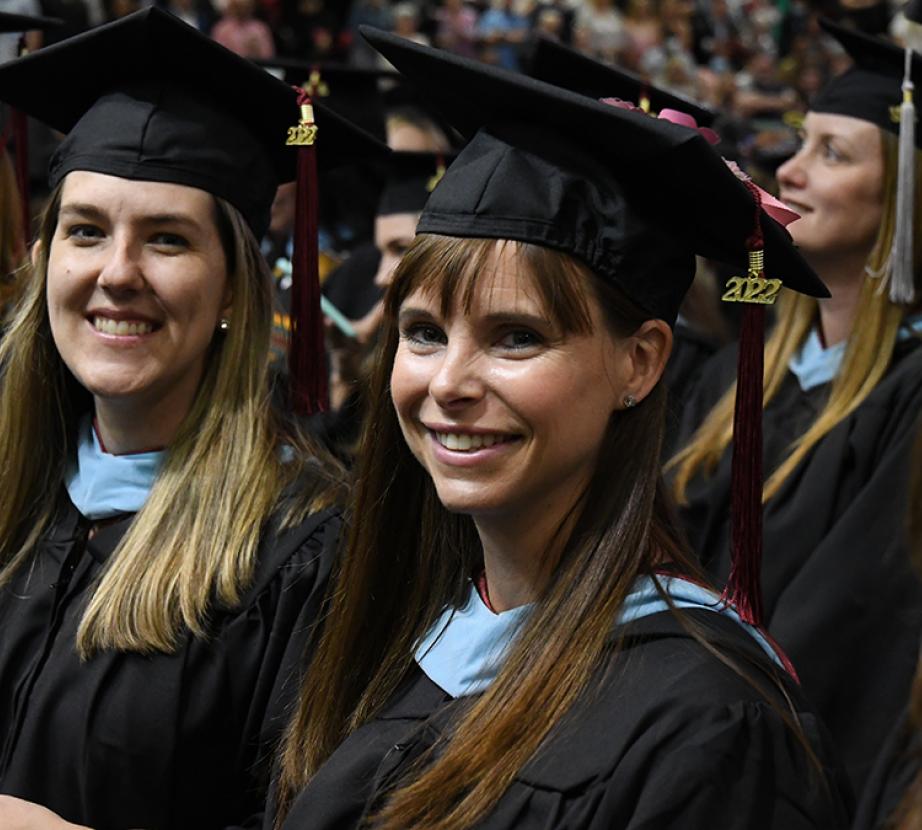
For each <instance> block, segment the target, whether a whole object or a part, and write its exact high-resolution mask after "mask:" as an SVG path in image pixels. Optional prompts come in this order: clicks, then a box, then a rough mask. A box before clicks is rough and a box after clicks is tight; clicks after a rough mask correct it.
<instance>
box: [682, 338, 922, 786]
mask: <svg viewBox="0 0 922 830" xmlns="http://www.w3.org/2000/svg"><path fill="white" fill-rule="evenodd" d="M735 361H736V355H735V349H731V350H726V351H724V352H721V353H720V354H718V355H717V356H716V357H715V358H714V360H713V361H711V362H710V363H709V364H708V366H707V367H706V368H705V370H704V373H703V375H702V381H701V384H700V385H699V387H698V389H697V393H696V395H695V396H694V397H693V398H692V399H691V400H690V401H689V404H688V406H687V408H686V421H685V425H684V428H683V434H684V436H685V439H686V440H687V439H688V438H689V437H690V436H691V433H692V431H693V430H694V429H695V428H696V427H697V426H698V424H700V423H701V421H702V420H703V418H704V416H705V415H706V413H707V412H708V411H709V409H710V407H711V406H712V405H713V404H714V403H715V402H716V401H717V399H718V398H719V397H720V395H721V394H722V393H723V391H725V390H726V389H727V388H728V387H729V384H730V382H731V379H732V378H733V377H734V375H735ZM828 392H829V387H828V385H827V386H822V387H819V388H814V389H812V390H810V391H808V392H803V391H802V390H801V388H800V385H799V383H798V381H797V379H796V378H795V377H794V375H793V374H791V373H788V376H787V378H786V379H785V381H784V383H783V386H782V388H781V390H780V391H779V393H778V395H777V396H776V397H775V398H774V399H773V400H772V401H771V402H770V403H769V405H768V407H767V408H766V410H765V417H764V442H765V469H766V473H767V472H768V471H770V470H772V469H774V468H775V467H776V466H777V465H778V463H780V460H781V459H783V458H784V457H785V456H786V454H787V452H788V448H789V446H790V444H791V442H792V441H793V440H794V439H795V438H796V437H798V436H800V435H802V434H803V433H804V432H805V431H806V428H807V426H808V425H809V424H810V423H812V422H813V421H814V420H815V419H816V416H817V414H818V413H819V411H820V409H821V408H822V406H823V404H824V401H825V399H826V396H827V395H828ZM920 413H922V347H920V344H919V342H918V341H916V340H913V341H909V342H905V343H901V344H899V345H898V346H897V350H896V354H895V357H894V363H893V366H892V367H891V369H890V371H889V372H888V374H887V375H886V376H885V378H884V379H883V380H882V381H881V382H880V383H879V384H878V386H877V388H876V389H874V391H873V392H872V393H871V394H870V395H869V396H868V398H866V399H865V401H864V403H862V404H861V406H860V407H858V409H856V410H855V411H854V412H853V413H852V414H851V415H849V416H848V417H847V418H845V419H844V420H843V421H842V422H841V423H839V424H838V425H837V426H836V427H835V429H833V430H832V431H831V432H830V433H829V434H828V435H827V436H826V437H825V438H824V439H823V440H822V441H821V442H820V443H819V445H818V446H816V447H815V448H814V449H813V451H812V452H811V453H810V455H809V456H808V457H807V458H806V459H805V460H804V461H803V462H802V463H801V465H800V467H799V468H798V469H797V470H796V471H795V472H794V473H793V474H792V475H791V476H790V477H789V478H788V480H787V481H786V482H785V484H784V486H783V487H782V488H781V490H780V491H779V492H778V494H777V495H775V496H774V497H773V498H772V499H771V501H769V502H768V504H767V505H766V506H765V511H764V522H765V530H764V540H765V541H764V561H763V566H762V586H763V593H764V596H765V621H766V625H767V627H768V630H769V631H770V633H771V634H772V635H773V636H774V638H775V639H776V640H777V641H778V642H779V644H780V645H781V646H782V648H784V650H785V651H786V652H787V654H788V656H789V657H790V658H791V660H792V662H793V663H794V666H795V667H796V669H797V671H798V673H799V675H800V679H801V682H802V683H803V689H804V692H805V693H806V695H807V696H808V697H809V699H810V701H811V702H812V704H813V705H814V707H815V708H816V711H817V714H818V715H819V716H820V717H821V718H822V719H823V721H824V722H825V724H826V726H827V727H828V728H829V730H830V733H831V735H832V737H833V740H834V742H835V745H836V746H837V748H838V751H839V753H840V755H841V756H842V759H843V762H844V763H845V766H846V770H847V772H848V774H849V776H850V778H851V780H852V783H853V786H854V788H855V791H856V792H860V790H861V787H862V785H863V783H864V781H865V779H866V776H867V774H868V772H869V769H870V766H871V764H872V763H873V760H874V757H875V756H876V754H877V752H878V751H879V749H880V746H881V744H882V743H883V741H884V740H885V738H886V736H887V735H888V734H889V732H890V730H891V728H892V726H893V724H894V722H895V721H896V719H897V718H898V717H899V714H900V712H901V711H902V709H903V707H904V706H905V703H906V700H907V699H908V697H909V689H910V685H911V681H912V676H913V672H914V670H915V663H916V657H917V653H918V643H919V632H920V622H922V589H920V584H919V581H918V580H917V579H916V577H915V575H914V574H913V572H912V570H911V568H910V565H909V559H908V556H907V552H906V545H905V540H904V531H903V528H904V527H905V520H906V511H907V499H906V492H907V489H908V476H909V472H910V465H909V460H910V458H911V457H912V446H913V443H914V441H915V437H916V433H917V427H918V424H919V416H920ZM682 443H684V442H682ZM681 445H682V444H680V446H681ZM730 460H731V453H730V452H729V450H728V451H727V452H725V453H724V456H723V458H722V459H721V461H720V463H719V465H718V467H717V469H716V471H715V473H714V474H713V475H712V476H711V477H709V478H703V477H699V478H697V479H696V480H694V481H692V482H691V483H690V485H689V488H688V506H687V507H686V508H684V509H682V510H681V511H680V512H681V516H682V519H683V520H684V524H685V527H686V529H687V531H688V534H689V537H690V540H691V543H692V545H693V547H694V548H695V550H696V551H697V552H698V554H699V556H700V557H701V559H702V561H703V563H704V564H705V566H706V567H707V569H708V571H709V572H710V574H711V575H712V577H713V578H714V579H715V580H716V581H718V582H720V581H721V580H723V579H725V578H726V576H727V573H728V571H729V551H730V541H729V535H730V526H729V513H730Z"/></svg>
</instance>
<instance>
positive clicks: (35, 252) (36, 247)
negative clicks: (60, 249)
mask: <svg viewBox="0 0 922 830" xmlns="http://www.w3.org/2000/svg"><path fill="white" fill-rule="evenodd" d="M41 252H42V240H41V239H36V240H35V242H33V243H32V250H31V251H29V259H30V260H31V261H32V267H33V268H35V267H36V265H38V257H39V254H40V253H41Z"/></svg>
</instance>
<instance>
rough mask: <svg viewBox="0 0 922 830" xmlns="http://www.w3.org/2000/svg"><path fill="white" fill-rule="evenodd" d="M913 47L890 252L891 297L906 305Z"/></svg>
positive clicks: (910, 272) (910, 286)
mask: <svg viewBox="0 0 922 830" xmlns="http://www.w3.org/2000/svg"><path fill="white" fill-rule="evenodd" d="M911 68H912V49H910V48H908V47H907V49H906V68H905V70H904V74H903V103H902V104H900V143H899V159H898V165H897V182H896V229H895V230H894V233H893V248H892V250H891V253H890V299H891V300H892V301H893V302H894V303H899V304H901V305H909V304H911V303H912V302H913V300H914V299H915V279H914V277H915V274H914V269H913V238H912V237H913V220H914V217H913V206H914V203H915V183H916V159H915V155H916V107H915V104H914V103H913V100H912V93H913V83H912V77H911V74H910V73H911Z"/></svg>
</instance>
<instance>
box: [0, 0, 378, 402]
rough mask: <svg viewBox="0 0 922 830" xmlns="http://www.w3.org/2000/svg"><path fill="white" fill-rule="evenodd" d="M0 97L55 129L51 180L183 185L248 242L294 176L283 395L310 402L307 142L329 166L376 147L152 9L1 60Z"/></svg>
mask: <svg viewBox="0 0 922 830" xmlns="http://www.w3.org/2000/svg"><path fill="white" fill-rule="evenodd" d="M114 67H116V68H117V70H114V69H113V68H114ZM65 78H66V79H72V81H71V82H70V83H68V84H67V86H66V87H63V86H62V79H65ZM0 99H2V100H5V101H7V102H8V103H10V104H13V105H14V106H16V107H18V108H20V109H22V110H24V111H25V112H27V113H28V114H29V115H31V116H33V117H34V118H37V119H38V120H40V121H43V122H45V123H46V124H48V125H49V126H50V127H52V128H54V129H56V130H59V131H61V132H64V133H67V137H66V138H65V139H64V141H63V142H62V143H61V145H60V146H59V147H58V149H57V150H56V152H55V154H54V156H53V157H52V160H51V170H50V184H51V186H52V187H55V186H57V185H58V184H59V183H60V182H61V181H62V180H63V179H64V177H65V176H66V175H67V174H68V173H70V172H72V171H74V170H87V171H92V172H96V173H105V174H108V175H113V176H119V177H121V178H127V179H137V180H141V181H155V182H168V183H174V184H181V185H186V186H189V187H196V188H199V189H201V190H204V191H207V192H208V193H211V194H213V195H214V196H218V197H220V198H223V199H226V200H227V201H228V202H230V203H231V204H232V205H234V207H236V208H237V209H238V210H239V211H240V213H241V214H242V215H243V217H244V218H245V220H246V222H247V223H248V224H249V226H250V228H251V229H252V231H253V233H254V235H255V236H256V238H257V239H258V238H259V237H261V236H262V235H263V234H264V233H265V231H266V228H267V227H268V224H269V212H270V207H271V204H272V200H273V197H274V195H275V191H276V188H277V186H278V185H279V184H280V183H282V182H286V181H290V180H292V179H295V178H297V179H298V183H299V203H298V217H297V223H296V232H295V249H296V250H295V254H296V257H297V259H298V263H297V264H296V266H295V270H296V273H295V277H294V287H293V293H294V295H295V300H294V304H295V308H294V314H295V319H296V323H295V331H294V335H293V341H292V346H293V347H292V350H291V353H292V359H293V365H292V367H291V368H292V372H291V375H292V378H293V389H292V392H293V401H294V403H295V405H296V407H297V408H298V409H300V410H304V409H306V408H312V407H315V406H318V405H321V404H322V401H323V398H324V397H325V395H324V392H325V381H326V377H325V372H324V371H322V365H323V355H322V349H323V339H322V338H323V333H322V326H321V319H320V310H319V289H318V288H317V286H316V266H317V263H316V259H317V253H316V247H317V242H316V232H315V231H316V228H315V227H314V228H311V224H312V223H315V222H316V186H315V181H313V180H314V179H315V178H316V164H317V163H318V159H317V158H315V150H316V152H317V153H319V163H320V164H322V165H323V166H325V167H329V166H335V165H337V164H341V163H345V162H348V161H350V160H351V159H354V158H361V157H365V156H368V155H369V154H375V153H381V152H383V148H382V147H381V145H380V144H379V143H378V142H376V141H375V140H374V139H373V138H372V137H371V136H369V135H367V134H366V133H364V132H363V131H361V130H359V129H358V128H356V127H355V126H353V125H352V124H350V123H349V122H348V121H346V120H345V119H343V118H341V117H340V116H338V115H336V114H335V113H333V112H331V111H330V110H328V109H325V108H323V107H322V106H321V105H317V115H316V122H315V116H314V110H313V108H312V107H311V101H310V100H309V98H308V97H307V96H305V95H303V94H302V95H300V96H299V95H298V94H297V93H296V91H295V90H293V89H292V88H291V87H289V86H287V85H286V84H285V83H283V82H282V81H279V80H278V79H276V78H273V77H272V76H271V75H269V74H268V73H267V72H265V71H264V70H262V69H260V68H259V67H257V66H254V65H253V64H252V63H250V62H249V61H247V60H245V59H244V58H241V57H239V56H238V55H235V54H234V53H232V52H230V51H229V50H227V49H225V48H224V47H223V46H220V45H219V44H218V43H215V42H214V41H212V40H210V39H209V38H207V37H205V36H203V35H202V34H200V33H199V32H198V31H197V30H196V29H194V28H192V27H191V26H187V25H186V24H185V23H183V22H182V21H180V20H179V19H178V18H176V17H174V16H173V15H171V14H168V13H167V12H164V11H161V10H160V9H157V8H150V9H146V10H144V11H141V12H137V13H135V14H132V15H129V16H127V17H124V18H122V19H121V20H118V21H116V22H114V23H110V24H107V25H104V26H100V27H98V28H96V29H93V30H90V31H89V32H85V33H83V34H80V35H77V36H75V37H72V38H69V39H68V40H64V41H61V42H60V43H56V44H54V45H52V46H49V47H47V48H45V49H41V50H39V51H37V52H35V53H33V54H31V55H27V56H26V57H24V58H20V59H19V60H16V61H12V62H10V63H8V64H4V65H2V66H0ZM299 104H300V108H299ZM299 112H300V119H299ZM315 138H316V143H317V146H316V148H315V147H314V146H313V142H314V139H315ZM310 202H313V203H314V204H313V205H311V204H310Z"/></svg>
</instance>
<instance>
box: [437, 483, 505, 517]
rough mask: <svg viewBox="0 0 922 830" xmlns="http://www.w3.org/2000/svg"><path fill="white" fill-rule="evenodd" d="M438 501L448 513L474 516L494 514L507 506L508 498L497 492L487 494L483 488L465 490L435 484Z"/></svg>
mask: <svg viewBox="0 0 922 830" xmlns="http://www.w3.org/2000/svg"><path fill="white" fill-rule="evenodd" d="M436 494H437V495H438V497H439V501H440V502H441V503H442V507H444V508H445V509H446V510H447V511H448V512H449V513H460V514H463V515H468V516H471V517H474V518H476V517H477V516H479V515H495V514H497V513H501V512H502V511H503V508H504V507H506V506H508V500H507V499H504V498H502V497H501V496H500V495H499V494H489V493H485V492H484V491H483V488H477V489H473V488H472V489H471V490H466V489H463V488H457V487H452V486H449V487H444V486H443V487H439V486H438V484H436Z"/></svg>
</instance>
